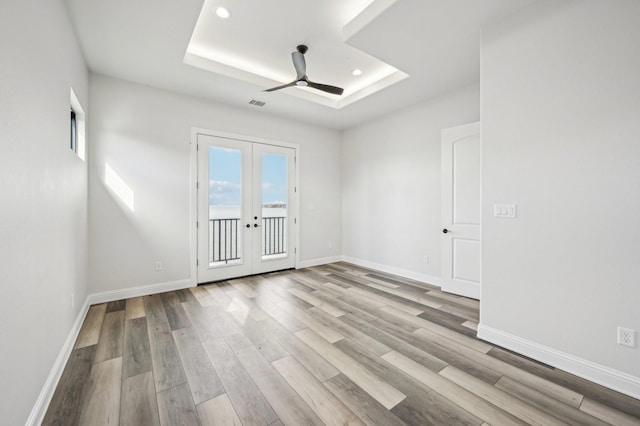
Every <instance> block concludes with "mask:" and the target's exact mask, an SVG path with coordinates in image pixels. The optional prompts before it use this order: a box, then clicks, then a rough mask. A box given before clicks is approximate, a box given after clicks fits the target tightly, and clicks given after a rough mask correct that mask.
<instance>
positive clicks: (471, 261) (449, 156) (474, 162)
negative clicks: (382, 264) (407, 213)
mask: <svg viewBox="0 0 640 426" xmlns="http://www.w3.org/2000/svg"><path fill="white" fill-rule="evenodd" d="M481 147H482V145H481V139H480V123H479V122H478V123H471V124H466V125H462V126H457V127H452V128H449V129H443V130H442V172H441V173H442V234H441V235H442V290H443V291H447V292H450V293H455V294H459V295H462V296H466V297H472V298H474V299H480V285H481V283H480V265H481V263H480V259H481V254H480V200H481V186H480V179H481V173H480V172H481V169H480V167H481Z"/></svg>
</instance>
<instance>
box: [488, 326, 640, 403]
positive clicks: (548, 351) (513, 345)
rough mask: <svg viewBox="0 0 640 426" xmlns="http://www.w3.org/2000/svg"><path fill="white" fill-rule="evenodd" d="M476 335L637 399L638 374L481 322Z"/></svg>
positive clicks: (639, 395) (639, 389)
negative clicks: (615, 368) (562, 350)
mask: <svg viewBox="0 0 640 426" xmlns="http://www.w3.org/2000/svg"><path fill="white" fill-rule="evenodd" d="M478 337H479V338H481V339H483V340H486V341H487V342H490V343H494V344H496V345H499V346H502V347H504V348H507V349H509V350H512V351H515V352H517V353H520V354H522V355H525V356H528V357H530V358H533V359H535V360H538V361H540V362H544V363H545V364H549V365H551V366H553V367H556V368H559V369H561V370H564V371H566V372H568V373H571V374H575V375H576V376H580V377H582V378H583V379H587V380H589V381H592V382H594V383H598V384H600V385H602V386H605V387H607V388H609V389H613V390H615V391H618V392H621V393H624V394H626V395H629V396H631V397H633V398H638V399H640V377H635V376H632V375H630V374H627V373H624V372H622V371H618V370H614V369H613V368H610V367H606V366H604V365H601V364H597V363H595V362H591V361H588V360H586V359H582V358H579V357H576V356H573V355H570V354H567V353H564V352H561V351H558V350H557V349H553V348H550V347H548V346H544V345H541V344H539V343H536V342H532V341H530V340H527V339H523V338H522V337H518V336H515V335H513V334H510V333H506V332H504V331H502V330H498V329H495V328H493V327H488V326H486V325H482V324H480V325H478Z"/></svg>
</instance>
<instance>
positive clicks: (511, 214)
mask: <svg viewBox="0 0 640 426" xmlns="http://www.w3.org/2000/svg"><path fill="white" fill-rule="evenodd" d="M516 212H517V206H516V205H515V204H494V205H493V216H494V217H502V218H509V219H515V218H516Z"/></svg>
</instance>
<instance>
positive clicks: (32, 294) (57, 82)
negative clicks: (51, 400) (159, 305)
mask: <svg viewBox="0 0 640 426" xmlns="http://www.w3.org/2000/svg"><path fill="white" fill-rule="evenodd" d="M34 29H38V31H34ZM0 52H1V53H0V324H2V325H1V326H0V345H1V346H2V349H0V377H1V378H2V380H0V395H2V398H0V413H2V414H1V420H0V423H2V424H7V425H18V424H24V423H25V421H26V420H27V417H28V416H29V413H30V411H31V409H32V407H33V406H34V404H35V402H36V399H37V398H38V395H39V393H40V391H41V389H42V388H43V385H44V384H45V381H46V379H47V376H48V375H49V372H50V371H51V369H52V367H53V365H54V362H55V360H56V357H57V356H58V353H59V352H60V350H61V348H62V346H63V343H64V341H65V339H66V338H67V336H68V335H69V332H70V330H71V329H72V326H73V323H74V320H75V318H76V316H77V315H78V313H79V310H80V307H81V305H82V302H83V301H84V299H85V298H86V294H87V286H86V263H87V256H86V253H87V242H86V241H87V213H86V210H87V209H86V195H87V166H86V163H85V162H83V161H82V160H80V159H79V158H78V157H77V156H76V155H75V154H74V153H73V152H72V151H71V150H70V148H69V133H70V125H69V108H70V87H73V89H74V91H75V93H76V95H77V96H78V98H79V100H80V102H81V103H82V105H83V106H84V109H85V112H88V97H87V96H88V76H87V71H86V68H85V65H84V60H83V59H82V56H81V53H80V50H79V48H78V46H77V44H76V39H75V36H74V34H73V30H72V29H71V23H70V21H69V19H68V17H67V14H66V10H65V8H64V6H63V5H62V3H61V2H60V1H58V0H41V1H39V0H3V1H2V2H1V3H0ZM71 295H74V299H75V306H74V307H73V308H72V307H71Z"/></svg>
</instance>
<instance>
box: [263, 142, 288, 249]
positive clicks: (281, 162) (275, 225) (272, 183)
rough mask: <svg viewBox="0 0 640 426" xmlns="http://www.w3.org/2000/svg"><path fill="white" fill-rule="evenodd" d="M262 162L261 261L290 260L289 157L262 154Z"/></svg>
mask: <svg viewBox="0 0 640 426" xmlns="http://www.w3.org/2000/svg"><path fill="white" fill-rule="evenodd" d="M261 162H262V178H261V193H262V197H261V204H262V238H261V245H262V251H261V253H262V259H263V260H268V259H278V258H282V257H287V249H288V247H287V237H288V229H287V226H288V221H287V215H288V213H287V212H288V199H287V198H288V190H287V188H288V186H287V175H288V170H287V156H286V155H280V154H272V153H263V154H262V158H261Z"/></svg>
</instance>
